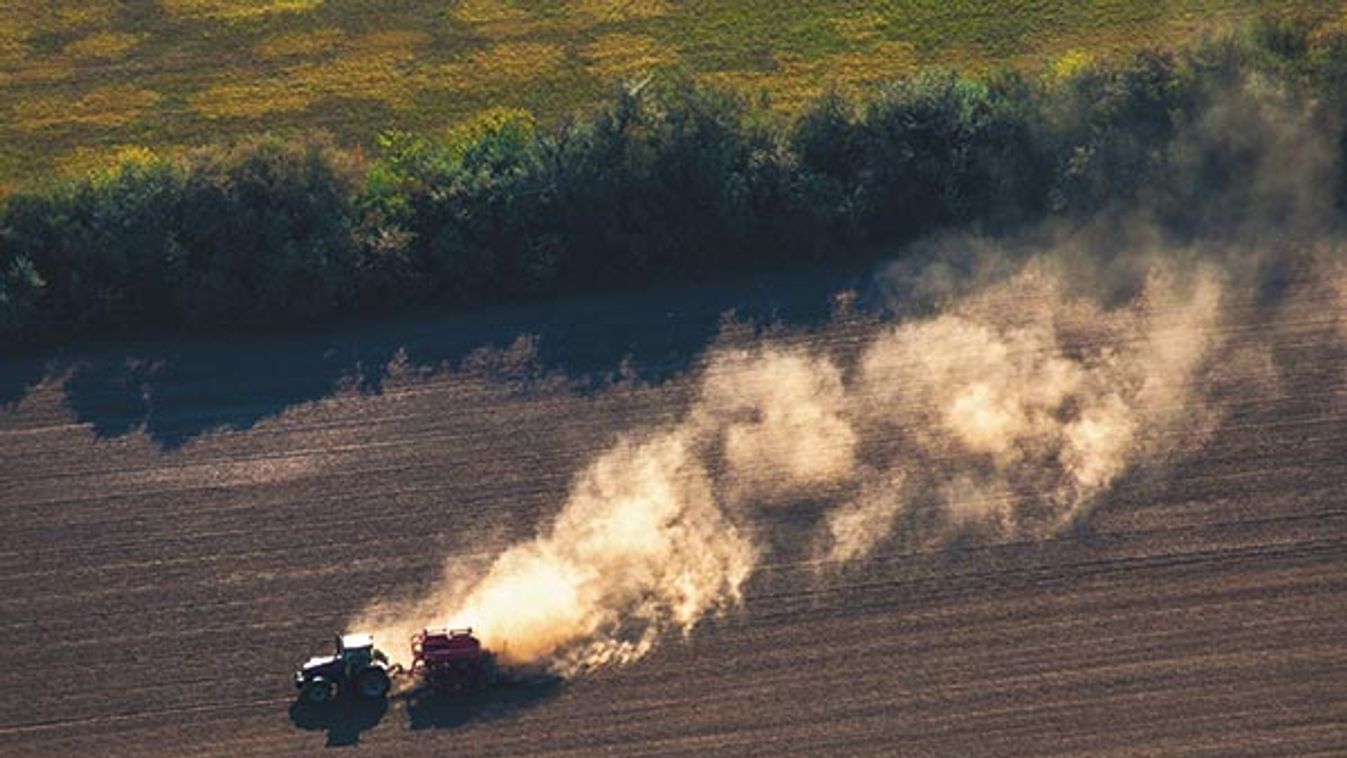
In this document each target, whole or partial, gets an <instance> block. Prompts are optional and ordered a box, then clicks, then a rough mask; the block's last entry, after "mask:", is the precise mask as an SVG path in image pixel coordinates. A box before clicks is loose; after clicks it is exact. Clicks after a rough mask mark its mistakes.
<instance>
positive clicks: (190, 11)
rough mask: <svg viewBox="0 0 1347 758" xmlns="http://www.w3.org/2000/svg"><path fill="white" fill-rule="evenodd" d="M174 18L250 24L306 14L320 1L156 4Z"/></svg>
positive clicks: (174, 0)
mask: <svg viewBox="0 0 1347 758" xmlns="http://www.w3.org/2000/svg"><path fill="white" fill-rule="evenodd" d="M159 3H160V5H162V6H163V7H164V10H167V11H168V12H169V13H172V14H173V15H175V16H186V17H189V18H208V19H213V20H215V21H230V22H234V21H252V20H256V19H259V18H265V17H267V16H274V15H277V14H281V13H308V12H309V11H311V10H313V9H314V8H317V7H318V6H319V5H322V4H323V0H159Z"/></svg>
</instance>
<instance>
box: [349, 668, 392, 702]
mask: <svg viewBox="0 0 1347 758" xmlns="http://www.w3.org/2000/svg"><path fill="white" fill-rule="evenodd" d="M392 684H393V682H392V681H391V680H390V679H389V678H388V672H387V671H384V670H383V669H381V668H372V669H366V670H365V671H364V672H363V673H361V674H360V676H359V678H357V679H356V685H355V686H356V691H358V692H359V693H360V694H361V695H363V696H364V697H369V698H376V697H384V696H385V695H387V694H388V689H389V688H390V687H391V686H392Z"/></svg>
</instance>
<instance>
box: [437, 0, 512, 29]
mask: <svg viewBox="0 0 1347 758" xmlns="http://www.w3.org/2000/svg"><path fill="white" fill-rule="evenodd" d="M453 16H454V18H456V19H458V20H459V21H462V22H464V23H467V24H495V23H501V22H505V21H522V20H524V19H525V18H528V12H527V11H525V10H524V9H522V8H517V7H515V6H514V5H512V4H511V3H509V2H506V1H505V0H460V1H459V2H458V3H457V5H456V6H455V8H454V11H453Z"/></svg>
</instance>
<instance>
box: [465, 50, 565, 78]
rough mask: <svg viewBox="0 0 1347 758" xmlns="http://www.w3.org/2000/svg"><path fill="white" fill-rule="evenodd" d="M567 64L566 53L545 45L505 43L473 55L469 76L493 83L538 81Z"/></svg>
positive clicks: (470, 60) (470, 61)
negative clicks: (486, 79) (470, 74)
mask: <svg viewBox="0 0 1347 758" xmlns="http://www.w3.org/2000/svg"><path fill="white" fill-rule="evenodd" d="M565 61H566V49H565V48H563V47H562V46H561V45H554V44H550V43H546V42H504V43H501V44H499V45H496V46H494V47H491V48H489V49H487V50H479V51H478V52H475V53H473V54H472V57H471V58H470V59H469V65H470V67H471V70H472V73H473V74H477V75H481V76H484V77H486V78H489V79H490V80H492V81H496V82H502V81H504V82H519V81H527V80H529V79H534V78H537V77H538V76H539V75H540V74H545V73H547V72H548V71H550V70H552V69H554V68H557V67H558V66H560V65H561V64H562V63H564V62H565Z"/></svg>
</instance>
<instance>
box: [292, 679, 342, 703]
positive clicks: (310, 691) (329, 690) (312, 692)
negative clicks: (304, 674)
mask: <svg viewBox="0 0 1347 758" xmlns="http://www.w3.org/2000/svg"><path fill="white" fill-rule="evenodd" d="M336 690H337V688H336V686H335V685H333V684H332V682H329V681H327V680H326V679H310V680H309V681H308V682H305V683H304V689H303V690H301V691H300V696H301V697H303V698H304V700H305V701H306V702H309V703H326V702H327V701H329V700H331V699H332V696H333V695H335V694H336Z"/></svg>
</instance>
